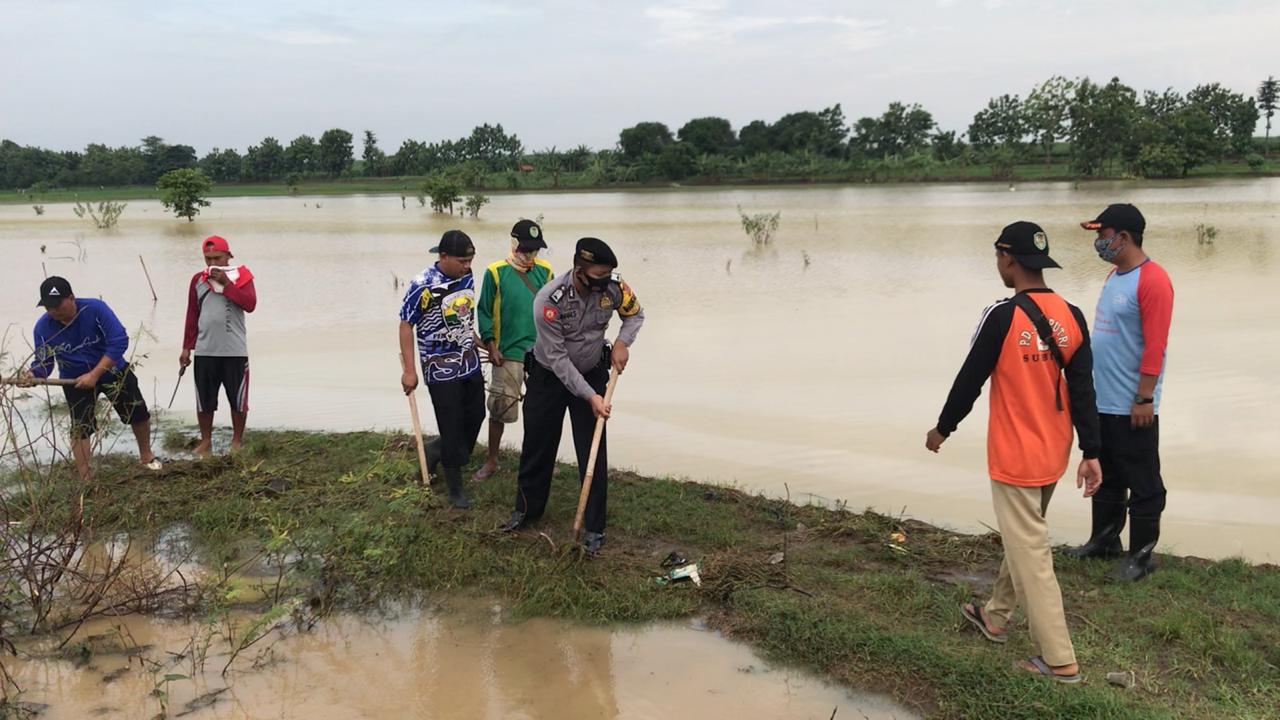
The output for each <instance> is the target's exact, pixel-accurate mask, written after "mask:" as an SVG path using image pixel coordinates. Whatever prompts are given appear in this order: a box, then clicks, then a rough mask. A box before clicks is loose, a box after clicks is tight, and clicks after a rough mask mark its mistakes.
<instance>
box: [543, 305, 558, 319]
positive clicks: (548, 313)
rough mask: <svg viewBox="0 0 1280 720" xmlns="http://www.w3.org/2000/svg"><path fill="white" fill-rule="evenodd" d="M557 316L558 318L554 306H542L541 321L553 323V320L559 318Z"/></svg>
mask: <svg viewBox="0 0 1280 720" xmlns="http://www.w3.org/2000/svg"><path fill="white" fill-rule="evenodd" d="M559 316H560V311H559V310H557V309H556V307H555V306H554V305H543V306H542V319H543V320H546V321H547V322H555V319H556V318H557V317H559Z"/></svg>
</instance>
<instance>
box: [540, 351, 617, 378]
mask: <svg viewBox="0 0 1280 720" xmlns="http://www.w3.org/2000/svg"><path fill="white" fill-rule="evenodd" d="M612 350H613V348H612V346H610V345H609V343H605V344H604V345H602V346H601V347H600V362H598V363H596V366H595V367H600V366H601V365H608V364H609V363H611V362H612V358H611V356H610V353H611V352H612ZM535 367H540V368H542V369H543V370H546V371H547V372H549V373H554V371H553V370H552V369H551V368H549V367H547V366H546V365H543V364H542V363H540V362H538V359H537V358H535V357H534V356H533V350H532V349H530V350H529V352H527V353H525V354H524V372H525V374H526V375H527V374H529V373H531V372H533V369H534V368H535ZM591 369H592V370H594V369H595V368H591ZM588 372H590V371H588Z"/></svg>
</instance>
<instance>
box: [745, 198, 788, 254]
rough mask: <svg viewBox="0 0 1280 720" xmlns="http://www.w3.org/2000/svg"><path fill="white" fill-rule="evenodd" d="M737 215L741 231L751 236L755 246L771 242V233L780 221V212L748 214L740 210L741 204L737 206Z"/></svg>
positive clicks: (775, 229) (775, 230)
mask: <svg viewBox="0 0 1280 720" xmlns="http://www.w3.org/2000/svg"><path fill="white" fill-rule="evenodd" d="M738 217H739V218H740V219H741V220H742V231H743V232H745V233H746V234H747V237H749V238H751V242H752V244H753V245H755V246H756V247H763V246H765V245H768V244H770V243H772V242H773V234H774V233H775V232H777V231H778V225H779V223H781V222H782V212H781V211H779V212H776V213H756V214H755V215H748V214H746V213H745V212H743V211H742V206H741V205H739V206H738Z"/></svg>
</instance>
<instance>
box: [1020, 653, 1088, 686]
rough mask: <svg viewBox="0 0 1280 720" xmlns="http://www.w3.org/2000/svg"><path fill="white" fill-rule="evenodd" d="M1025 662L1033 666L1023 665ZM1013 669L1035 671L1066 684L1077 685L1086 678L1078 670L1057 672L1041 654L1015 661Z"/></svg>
mask: <svg viewBox="0 0 1280 720" xmlns="http://www.w3.org/2000/svg"><path fill="white" fill-rule="evenodd" d="M1023 663H1030V664H1031V667H1027V666H1026V665H1023ZM1013 669H1014V670H1020V671H1022V672H1029V673H1035V674H1037V675H1040V676H1042V677H1047V678H1049V679H1050V680H1054V681H1057V682H1060V683H1064V684H1066V685H1075V684H1076V683H1078V682H1080V681H1081V680H1083V679H1084V676H1083V675H1081V674H1080V673H1079V672H1076V674H1075V675H1059V674H1058V673H1055V672H1054V671H1053V668H1051V667H1049V664H1048V663H1046V662H1045V661H1044V658H1042V657H1040V656H1039V655H1037V656H1036V657H1033V658H1027V659H1026V660H1023V661H1022V662H1015V663H1014V664H1013Z"/></svg>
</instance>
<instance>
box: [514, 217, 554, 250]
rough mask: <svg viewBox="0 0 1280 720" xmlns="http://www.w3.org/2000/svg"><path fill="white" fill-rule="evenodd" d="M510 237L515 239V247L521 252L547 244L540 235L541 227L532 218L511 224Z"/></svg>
mask: <svg viewBox="0 0 1280 720" xmlns="http://www.w3.org/2000/svg"><path fill="white" fill-rule="evenodd" d="M511 237H513V238H515V239H516V248H517V249H519V250H520V251H521V252H530V251H533V250H537V249H538V248H544V247H546V246H547V241H546V239H545V238H544V237H543V236H542V228H541V227H540V226H539V225H538V223H536V222H534V221H532V220H521V221H520V222H518V223H516V224H515V225H513V226H511Z"/></svg>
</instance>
